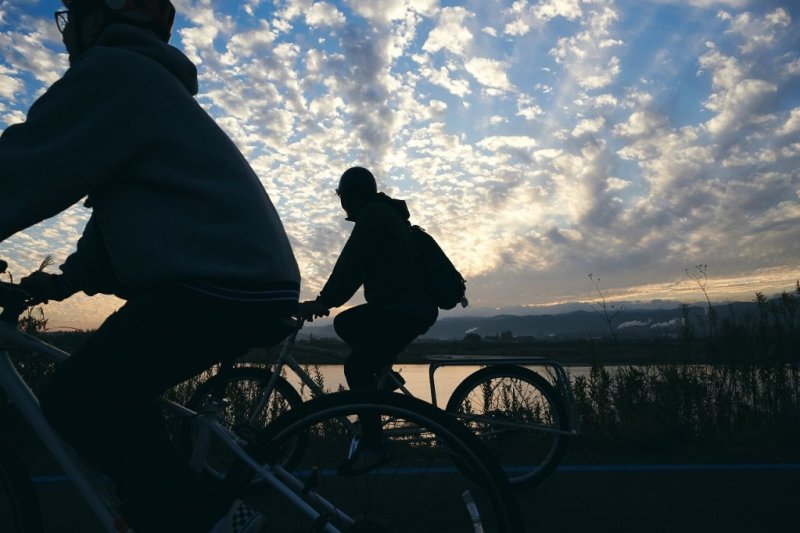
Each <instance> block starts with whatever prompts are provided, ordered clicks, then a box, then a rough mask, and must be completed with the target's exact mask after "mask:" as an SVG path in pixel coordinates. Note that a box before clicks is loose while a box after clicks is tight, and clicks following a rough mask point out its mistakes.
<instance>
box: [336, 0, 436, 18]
mask: <svg viewBox="0 0 800 533" xmlns="http://www.w3.org/2000/svg"><path fill="white" fill-rule="evenodd" d="M348 3H349V4H350V7H352V9H353V11H355V12H356V13H358V14H359V15H361V16H362V17H364V18H366V19H368V20H370V21H371V22H374V23H377V24H388V23H390V22H392V21H397V20H402V19H404V18H405V17H406V15H407V13H408V12H409V11H412V12H415V13H419V14H422V15H425V16H433V15H434V14H435V12H436V10H437V8H438V2H437V0H350V1H349V2H348Z"/></svg>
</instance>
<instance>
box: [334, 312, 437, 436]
mask: <svg viewBox="0 0 800 533" xmlns="http://www.w3.org/2000/svg"><path fill="white" fill-rule="evenodd" d="M435 320H436V319H435V316H434V318H433V320H431V319H426V318H421V317H417V316H413V315H407V314H404V313H398V312H393V311H389V310H385V309H380V308H376V307H375V306H371V305H370V304H363V305H359V306H356V307H353V308H350V309H348V310H347V311H343V312H341V313H339V314H338V315H337V316H336V318H335V319H334V320H333V327H334V329H335V330H336V334H337V335H338V336H339V337H340V338H341V339H342V340H343V341H344V342H345V343H347V345H348V346H349V347H350V356H349V357H348V358H347V361H345V363H344V375H345V378H347V384H348V386H349V387H350V389H351V390H357V389H367V390H370V389H371V390H375V389H377V383H376V377H377V376H378V375H379V374H380V373H381V371H382V370H383V369H384V368H385V367H387V366H390V365H392V364H393V363H394V362H395V360H396V359H397V356H398V355H399V354H400V352H402V351H403V349H404V348H405V347H406V346H408V345H409V344H410V343H411V341H413V340H414V339H415V338H417V337H418V336H419V335H422V334H423V333H425V332H426V331H428V328H430V327H431V326H432V325H433V322H435ZM361 424H362V426H363V433H364V434H363V438H364V442H365V443H366V444H367V445H377V443H376V442H374V441H375V440H378V439H380V429H379V428H380V424H379V422H378V421H377V420H375V419H372V418H371V417H369V418H368V417H361Z"/></svg>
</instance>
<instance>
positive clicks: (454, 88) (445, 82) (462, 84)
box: [420, 67, 470, 97]
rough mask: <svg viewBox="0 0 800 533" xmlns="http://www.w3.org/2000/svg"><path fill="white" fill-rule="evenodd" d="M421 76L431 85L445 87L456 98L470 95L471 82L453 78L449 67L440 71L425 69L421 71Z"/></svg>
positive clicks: (441, 68)
mask: <svg viewBox="0 0 800 533" xmlns="http://www.w3.org/2000/svg"><path fill="white" fill-rule="evenodd" d="M420 74H422V76H423V77H424V78H425V79H427V80H428V81H430V82H431V83H433V84H435V85H438V86H440V87H444V88H445V89H447V90H448V91H449V92H451V93H452V94H454V95H456V96H459V97H463V96H466V95H467V94H469V93H470V88H469V81H467V80H464V79H454V78H451V73H450V70H449V69H448V68H447V67H440V68H439V69H433V68H428V67H423V68H421V69H420Z"/></svg>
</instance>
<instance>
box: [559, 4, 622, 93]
mask: <svg viewBox="0 0 800 533" xmlns="http://www.w3.org/2000/svg"><path fill="white" fill-rule="evenodd" d="M618 20H619V14H618V13H617V12H616V11H615V10H614V9H613V8H612V7H610V6H600V7H598V8H597V9H595V10H592V11H590V12H589V13H588V14H587V15H586V16H584V17H583V19H582V22H581V24H582V26H584V27H586V28H587V29H586V30H584V31H582V32H580V33H578V34H576V35H574V36H572V37H561V38H559V39H558V41H557V43H556V46H555V47H554V48H552V49H551V50H550V55H551V56H553V58H554V59H555V60H556V62H557V63H559V64H563V65H565V66H566V68H567V69H568V72H569V73H570V75H571V76H572V77H573V78H574V79H575V80H576V81H577V83H578V84H579V85H580V86H581V87H583V88H585V89H590V90H591V89H601V88H603V87H606V86H608V85H610V84H611V83H613V82H614V81H615V80H616V79H617V77H618V76H619V74H620V72H621V70H622V68H621V63H620V60H619V58H618V57H616V56H614V55H611V54H610V50H611V49H612V48H614V47H617V46H619V45H621V44H623V43H622V41H620V40H619V39H614V38H612V37H611V29H612V27H613V25H614V24H615V23H616V22H617V21H618Z"/></svg>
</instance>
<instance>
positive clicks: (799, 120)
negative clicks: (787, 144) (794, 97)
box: [778, 107, 800, 135]
mask: <svg viewBox="0 0 800 533" xmlns="http://www.w3.org/2000/svg"><path fill="white" fill-rule="evenodd" d="M796 131H800V107H795V108H794V109H792V111H791V113H790V115H789V118H788V119H787V120H786V122H785V123H784V124H783V126H781V127H780V128H778V133H779V134H780V135H787V134H789V133H794V132H796Z"/></svg>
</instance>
